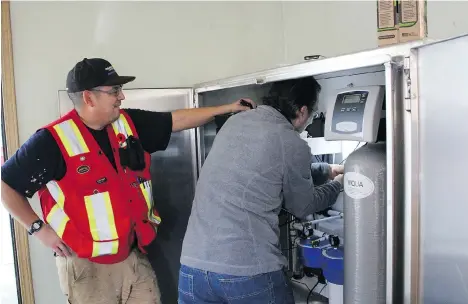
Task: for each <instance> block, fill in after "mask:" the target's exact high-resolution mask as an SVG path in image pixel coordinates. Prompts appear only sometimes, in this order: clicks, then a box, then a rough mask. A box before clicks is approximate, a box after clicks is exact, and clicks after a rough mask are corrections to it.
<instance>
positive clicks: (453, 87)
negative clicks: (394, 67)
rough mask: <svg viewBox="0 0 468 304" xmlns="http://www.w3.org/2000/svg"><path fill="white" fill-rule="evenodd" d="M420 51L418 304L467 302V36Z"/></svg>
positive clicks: (416, 87)
mask: <svg viewBox="0 0 468 304" xmlns="http://www.w3.org/2000/svg"><path fill="white" fill-rule="evenodd" d="M413 51H414V52H413V53H412V55H413V56H412V57H411V58H410V62H411V66H412V69H411V71H410V73H411V83H412V87H411V94H412V96H413V103H412V107H411V114H412V117H413V126H412V127H415V128H416V130H419V136H418V134H415V133H413V135H416V136H413V137H412V141H413V147H416V151H414V154H413V156H414V157H413V160H412V161H413V162H414V163H413V165H416V167H414V168H415V169H416V170H413V173H412V175H413V176H412V179H413V181H414V183H413V187H412V191H413V192H414V194H415V195H414V196H413V199H412V204H413V205H414V207H415V208H412V210H413V211H414V214H412V215H411V216H412V218H413V220H414V221H417V220H419V225H417V226H419V235H418V233H417V231H413V233H412V235H413V237H415V240H414V241H415V242H416V244H413V245H418V247H419V248H415V249H416V251H419V254H418V256H419V261H417V258H415V259H414V260H413V261H412V262H413V263H412V265H413V267H418V266H419V269H417V268H415V269H414V270H415V271H414V272H413V274H415V276H412V279H413V282H412V301H411V303H424V304H432V303H434V304H435V303H450V304H462V303H468V233H467V232H466V230H467V227H468V225H467V223H468V217H467V215H468V197H467V191H466V190H467V172H468V160H467V151H468V35H465V36H460V37H457V38H453V39H449V40H445V41H441V42H436V43H433V44H429V45H426V46H422V47H419V48H416V49H414V50H413ZM413 76H415V77H413ZM415 82H416V83H415ZM415 100H416V102H415ZM417 146H419V149H418V148H417ZM418 167H419V169H418ZM417 213H419V215H418V214H417ZM417 226H413V228H416V229H417ZM416 229H415V230H416ZM416 297H417V298H416Z"/></svg>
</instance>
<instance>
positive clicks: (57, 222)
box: [46, 181, 70, 237]
mask: <svg viewBox="0 0 468 304" xmlns="http://www.w3.org/2000/svg"><path fill="white" fill-rule="evenodd" d="M46 186H47V189H48V190H49V193H50V195H51V196H52V198H53V199H54V200H55V203H56V204H55V205H54V207H52V209H51V210H50V211H49V214H48V215H47V218H46V220H47V222H48V223H49V225H50V226H51V227H52V228H53V229H54V230H55V232H56V233H57V235H58V236H59V237H62V235H63V232H64V231H65V226H66V225H67V223H68V221H69V220H70V218H69V217H68V216H67V214H66V213H65V211H64V203H65V196H64V195H63V192H62V189H60V186H59V185H58V184H57V182H55V181H50V182H48V183H47V185H46Z"/></svg>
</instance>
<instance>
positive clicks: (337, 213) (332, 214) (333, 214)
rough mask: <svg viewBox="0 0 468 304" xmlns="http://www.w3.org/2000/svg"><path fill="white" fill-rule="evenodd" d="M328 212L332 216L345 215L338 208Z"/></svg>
mask: <svg viewBox="0 0 468 304" xmlns="http://www.w3.org/2000/svg"><path fill="white" fill-rule="evenodd" d="M327 214H328V215H330V216H335V215H339V216H341V217H343V216H344V213H343V212H340V211H337V210H328V211H327Z"/></svg>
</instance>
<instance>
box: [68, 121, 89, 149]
mask: <svg viewBox="0 0 468 304" xmlns="http://www.w3.org/2000/svg"><path fill="white" fill-rule="evenodd" d="M70 124H71V128H72V131H73V133H74V134H75V138H76V140H78V142H79V143H80V147H81V148H82V149H83V152H81V153H87V152H89V149H88V145H87V144H86V143H85V141H84V138H83V135H81V132H80V130H78V126H77V125H76V124H75V122H74V121H73V120H71V121H70Z"/></svg>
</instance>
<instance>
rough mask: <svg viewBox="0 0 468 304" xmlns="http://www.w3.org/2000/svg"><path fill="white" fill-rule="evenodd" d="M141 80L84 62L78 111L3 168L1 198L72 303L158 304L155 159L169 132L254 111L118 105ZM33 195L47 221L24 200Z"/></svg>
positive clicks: (73, 89)
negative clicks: (45, 251)
mask: <svg viewBox="0 0 468 304" xmlns="http://www.w3.org/2000/svg"><path fill="white" fill-rule="evenodd" d="M134 79H135V77H133V76H120V75H118V74H117V72H116V71H115V69H114V67H113V66H112V65H111V64H110V63H109V62H108V61H106V60H104V59H100V58H92V59H86V58H85V59H84V60H82V61H80V62H78V63H77V64H76V65H75V67H74V68H73V69H72V70H71V71H70V72H69V73H68V77H67V91H68V94H69V96H70V99H71V100H72V102H73V104H74V107H75V109H74V110H72V111H70V112H69V113H68V114H66V115H64V116H63V117H61V118H60V119H58V120H56V121H54V122H52V123H50V124H49V125H47V126H44V127H42V128H41V129H39V130H38V131H37V132H36V133H35V134H34V135H32V136H31V137H30V138H29V139H28V141H26V142H25V143H24V144H23V146H21V147H20V149H19V150H18V151H17V152H16V153H15V154H14V155H13V156H12V157H11V158H10V159H8V161H7V162H6V163H5V164H4V165H3V166H2V202H3V203H4V205H5V207H6V209H7V210H9V211H10V213H11V214H12V216H13V217H15V218H16V219H17V220H18V221H19V222H20V223H21V224H22V225H23V226H24V227H26V229H27V230H28V232H29V233H30V234H31V235H34V236H36V237H37V238H38V239H39V240H40V241H41V242H42V243H43V244H44V245H46V246H47V247H49V248H51V249H52V250H53V251H54V252H55V255H56V256H57V259H56V262H57V267H58V271H59V280H60V285H61V288H62V290H63V292H64V293H65V295H66V296H67V297H68V299H69V301H70V303H86V304H92V303H127V304H131V303H160V295H159V289H158V286H157V283H156V278H155V274H154V273H153V271H152V269H151V266H150V264H149V262H148V259H147V258H146V256H145V255H144V253H146V251H145V248H147V246H148V245H149V244H151V243H152V241H153V240H154V238H155V237H156V233H157V227H158V225H159V223H160V221H161V219H160V217H159V214H158V211H157V210H156V209H155V207H154V204H153V199H152V190H151V189H152V185H151V176H150V171H149V168H150V153H153V152H156V151H160V150H164V149H165V148H166V147H167V144H168V142H169V139H170V136H171V133H172V132H177V131H182V130H185V129H189V128H194V127H198V126H201V125H203V124H205V123H207V122H208V121H210V120H211V119H212V118H213V117H214V116H216V115H220V114H225V113H229V112H239V111H244V110H247V109H249V107H246V106H245V105H242V104H241V101H240V100H238V101H236V102H234V103H232V104H229V105H225V106H220V107H206V108H198V109H183V110H177V111H174V112H172V113H171V112H150V111H144V110H138V109H120V105H121V102H122V100H124V99H125V96H124V94H123V92H122V86H123V85H124V84H126V83H128V82H130V81H133V80H134ZM244 100H247V101H248V102H249V103H251V105H252V106H254V107H255V104H254V103H253V102H252V101H251V100H248V99H244ZM36 192H38V194H39V198H40V202H41V209H42V214H43V220H41V219H40V218H39V216H38V215H36V213H35V212H34V211H33V209H32V208H31V206H30V205H29V203H28V201H27V198H31V197H32V196H33V195H34V194H35V193H36ZM162 275H163V274H162ZM116 299H117V301H116Z"/></svg>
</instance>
